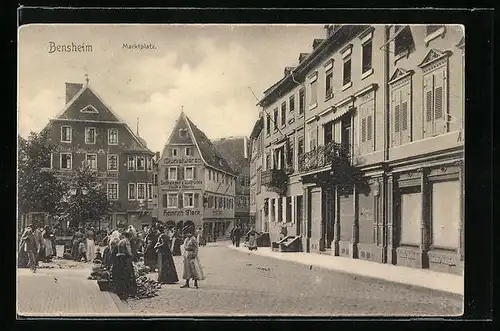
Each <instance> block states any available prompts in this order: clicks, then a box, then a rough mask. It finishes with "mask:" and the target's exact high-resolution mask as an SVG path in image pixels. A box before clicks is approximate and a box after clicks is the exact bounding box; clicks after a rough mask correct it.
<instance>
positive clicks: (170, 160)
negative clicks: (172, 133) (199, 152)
mask: <svg viewBox="0 0 500 331" xmlns="http://www.w3.org/2000/svg"><path fill="white" fill-rule="evenodd" d="M164 163H165V164H201V159H200V158H195V157H188V158H182V159H180V158H171V157H167V158H165V161H164Z"/></svg>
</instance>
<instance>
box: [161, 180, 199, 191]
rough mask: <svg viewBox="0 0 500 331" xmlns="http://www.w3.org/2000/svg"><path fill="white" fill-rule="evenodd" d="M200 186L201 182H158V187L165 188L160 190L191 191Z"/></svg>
mask: <svg viewBox="0 0 500 331" xmlns="http://www.w3.org/2000/svg"><path fill="white" fill-rule="evenodd" d="M201 184H203V181H201V180H162V181H161V182H160V185H163V186H167V187H163V188H162V189H165V190H178V189H192V188H194V187H195V186H198V185H201Z"/></svg>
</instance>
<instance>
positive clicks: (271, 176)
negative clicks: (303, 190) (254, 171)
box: [261, 169, 288, 194]
mask: <svg viewBox="0 0 500 331" xmlns="http://www.w3.org/2000/svg"><path fill="white" fill-rule="evenodd" d="M261 178H262V179H261V180H262V185H263V186H266V187H267V188H268V190H270V191H273V192H277V193H280V194H281V193H283V192H284V191H286V188H287V185H288V174H287V173H286V171H285V170H282V169H268V170H266V171H263V172H262V176H261Z"/></svg>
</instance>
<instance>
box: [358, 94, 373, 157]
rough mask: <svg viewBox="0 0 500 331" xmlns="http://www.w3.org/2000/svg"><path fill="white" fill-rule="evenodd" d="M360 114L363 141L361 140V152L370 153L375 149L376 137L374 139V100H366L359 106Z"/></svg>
mask: <svg viewBox="0 0 500 331" xmlns="http://www.w3.org/2000/svg"><path fill="white" fill-rule="evenodd" d="M359 114H360V120H361V137H360V138H361V142H360V146H359V148H360V152H361V154H365V153H370V152H373V150H374V143H373V142H374V139H373V130H374V127H373V116H374V115H373V114H374V103H373V101H369V102H366V103H364V104H362V105H360V106H359Z"/></svg>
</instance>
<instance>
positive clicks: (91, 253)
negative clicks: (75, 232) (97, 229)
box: [85, 228, 95, 262]
mask: <svg viewBox="0 0 500 331" xmlns="http://www.w3.org/2000/svg"><path fill="white" fill-rule="evenodd" d="M85 244H86V254H87V261H89V262H92V261H93V260H94V258H95V233H94V229H93V228H91V229H89V231H88V232H87V236H86V243H85Z"/></svg>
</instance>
